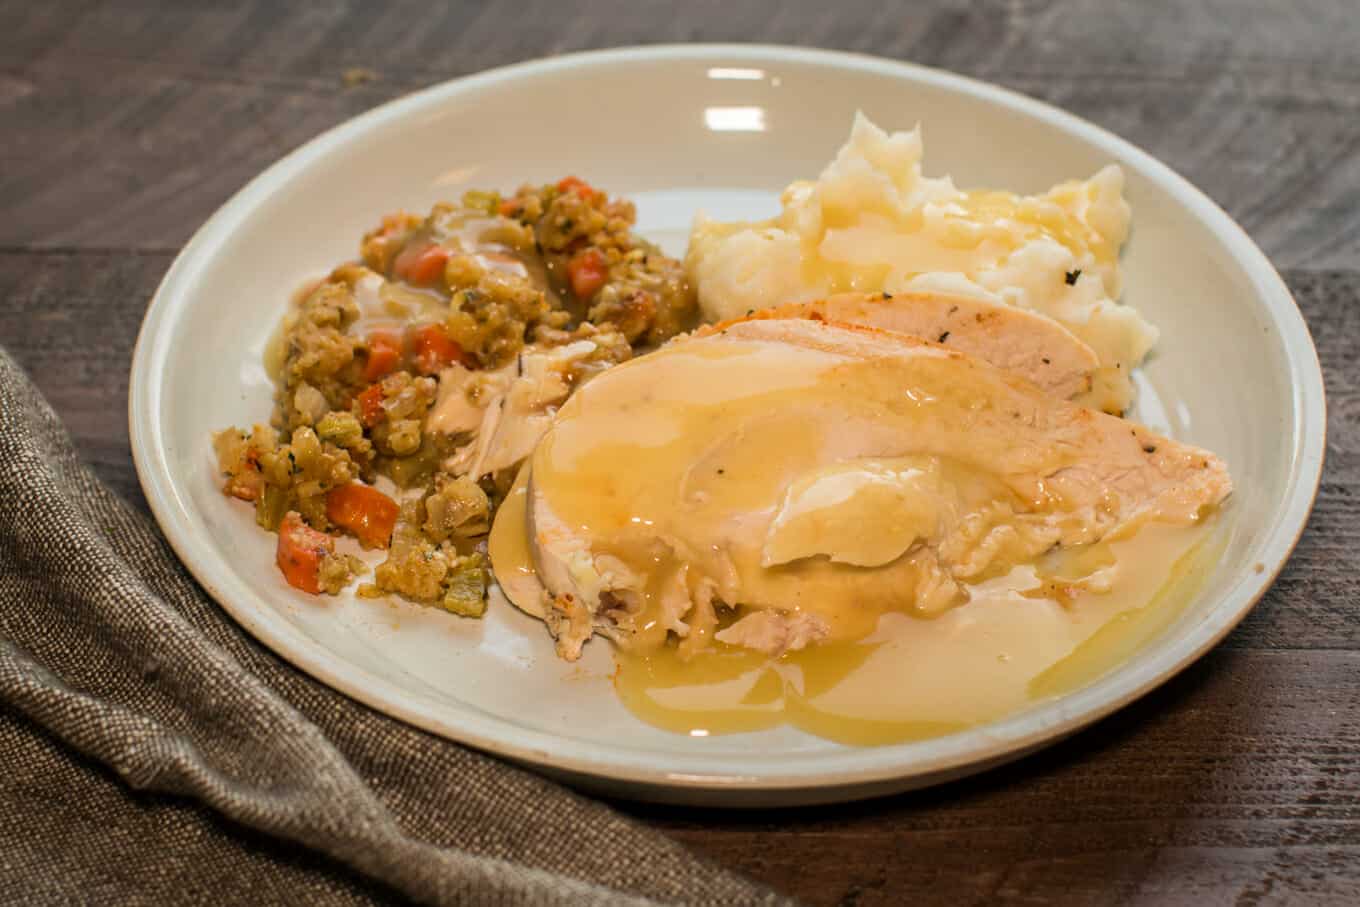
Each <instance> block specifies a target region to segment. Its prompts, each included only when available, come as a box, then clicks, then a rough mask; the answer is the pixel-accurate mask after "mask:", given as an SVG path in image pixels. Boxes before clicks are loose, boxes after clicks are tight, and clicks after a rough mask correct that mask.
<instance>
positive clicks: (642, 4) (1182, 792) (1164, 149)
mask: <svg viewBox="0 0 1360 907" xmlns="http://www.w3.org/2000/svg"><path fill="white" fill-rule="evenodd" d="M690 40H704V41H723V40H740V41H745V40H759V41H766V42H775V43H790V44H811V45H821V46H826V47H833V48H843V49H848V50H856V51H862V52H866V53H875V54H880V55H885V56H889V57H893V58H897V59H903V60H911V61H915V62H919V63H925V64H928V65H935V66H942V67H945V68H949V69H952V70H955V71H958V72H962V73H966V74H970V75H974V76H978V77H981V78H985V79H988V80H991V81H994V82H997V83H999V84H1002V85H1006V86H1008V87H1011V88H1014V89H1017V90H1020V91H1022V92H1025V93H1027V94H1031V95H1034V96H1036V97H1040V98H1043V99H1045V100H1048V101H1051V102H1053V103H1056V104H1059V105H1060V106H1063V107H1065V108H1067V109H1069V110H1072V111H1073V112H1076V113H1078V114H1080V115H1082V116H1085V117H1087V118H1089V119H1091V120H1093V121H1094V122H1096V123H1099V124H1101V125H1103V126H1105V127H1107V128H1109V129H1112V130H1113V131H1115V132H1117V133H1119V134H1121V135H1123V136H1125V137H1127V138H1129V139H1131V140H1133V141H1134V142H1136V143H1138V144H1140V145H1142V146H1143V147H1145V148H1147V149H1148V150H1149V151H1151V152H1152V153H1154V154H1155V155H1157V156H1158V157H1160V158H1162V159H1163V160H1165V161H1166V162H1168V163H1169V164H1171V165H1172V166H1173V167H1175V168H1176V169H1178V170H1180V171H1181V172H1182V173H1184V174H1185V175H1186V176H1188V177H1189V178H1190V179H1191V180H1192V181H1193V182H1195V183H1197V184H1198V185H1200V186H1201V187H1202V188H1204V189H1205V190H1206V191H1207V192H1208V193H1209V194H1210V195H1211V196H1212V197H1213V198H1215V199H1216V200H1217V201H1219V202H1220V204H1222V205H1224V207H1225V208H1227V209H1228V210H1229V212H1230V213H1232V214H1233V215H1234V216H1235V217H1237V218H1238V219H1239V220H1240V221H1241V222H1242V223H1243V224H1244V226H1246V228H1247V229H1248V231H1249V232H1250V233H1251V234H1252V235H1253V237H1254V238H1255V239H1256V240H1257V241H1258V242H1260V243H1261V244H1262V246H1263V247H1264V248H1265V249H1266V251H1267V253H1268V254H1269V255H1271V256H1272V258H1273V259H1274V260H1275V262H1276V263H1277V265H1279V266H1281V267H1285V268H1291V269H1294V270H1291V271H1288V272H1287V273H1286V278H1287V279H1288V280H1289V282H1290V285H1291V287H1292V288H1293V290H1294V292H1295V294H1296V296H1297V297H1298V299H1299V302H1300V305H1301V307H1302V309H1303V311H1304V314H1305V317H1306V318H1307V319H1308V321H1309V324H1310V326H1311V328H1312V330H1313V334H1314V338H1315V341H1316V344H1317V347H1318V352H1319V355H1320V357H1321V359H1322V362H1323V368H1324V372H1325V375H1326V380H1327V388H1328V395H1329V396H1328V403H1329V421H1328V424H1329V436H1328V452H1327V455H1328V461H1327V467H1326V472H1325V474H1324V477H1323V484H1322V488H1321V490H1320V494H1319V497H1318V503H1317V507H1316V509H1315V511H1314V514H1313V517H1312V520H1311V521H1310V524H1309V528H1308V530H1307V532H1306V533H1305V535H1304V537H1303V539H1302V541H1301V543H1300V545H1299V548H1298V550H1297V551H1296V552H1295V554H1294V556H1293V558H1292V559H1291V561H1290V563H1289V565H1288V567H1287V568H1286V570H1285V572H1284V574H1283V575H1282V576H1281V577H1280V579H1279V581H1278V582H1277V583H1276V584H1275V586H1274V587H1273V588H1272V589H1271V591H1270V592H1269V594H1268V595H1267V596H1266V597H1265V599H1264V600H1263V601H1262V602H1261V603H1260V605H1259V606H1258V607H1257V608H1256V609H1255V610H1254V611H1253V612H1252V614H1251V615H1250V616H1249V617H1248V618H1247V620H1246V621H1245V622H1244V623H1243V625H1242V626H1241V627H1239V628H1238V629H1237V631H1236V632H1234V633H1233V634H1232V635H1231V636H1230V637H1229V638H1228V639H1227V640H1226V641H1225V643H1224V644H1223V645H1221V646H1219V647H1218V648H1217V649H1216V650H1215V651H1214V652H1213V653H1211V654H1210V655H1209V656H1207V657H1206V658H1204V659H1202V660H1201V661H1200V662H1198V663H1197V664H1195V665H1193V666H1192V667H1191V668H1189V669H1188V670H1187V671H1186V672H1184V673H1183V674H1182V675H1181V676H1180V677H1178V678H1176V679H1174V680H1173V681H1171V682H1170V683H1168V684H1167V685H1165V686H1164V687H1162V688H1160V689H1158V690H1157V691H1155V692H1154V693H1152V694H1151V695H1149V696H1148V697H1146V698H1144V699H1143V700H1141V701H1139V702H1138V703H1136V704H1134V705H1133V706H1132V707H1130V708H1129V709H1126V710H1123V711H1121V712H1120V713H1118V714H1117V715H1115V716H1113V717H1111V718H1110V719H1108V720H1106V721H1104V722H1101V723H1099V724H1098V725H1096V726H1095V727H1093V728H1091V729H1089V730H1088V731H1086V732H1083V733H1081V734H1079V735H1077V736H1076V737H1074V738H1072V739H1071V740H1068V741H1066V742H1064V743H1061V744H1059V745H1057V746H1056V747H1053V748H1051V749H1049V750H1046V751H1045V752H1043V753H1041V754H1038V755H1036V756H1033V757H1030V758H1028V759H1026V760H1024V761H1022V762H1020V763H1018V764H1016V765H1013V766H1008V767H1005V768H1002V769H999V770H996V771H993V772H990V773H988V774H986V775H983V776H981V777H979V778H975V779H970V780H967V781H963V782H959V783H956V784H952V785H948V786H945V787H942V788H937V789H933V790H928V791H923V792H918V793H914V794H907V795H903V796H900V797H895V798H888V799H884V800H880V801H875V802H871V803H866V804H854V805H849V806H842V807H830V808H821V809H807V810H791V811H778V812H755V813H747V814H739V815H733V814H730V813H720V812H712V811H685V810H675V809H670V808H658V807H645V806H637V805H626V804H625V805H623V806H622V807H621V808H623V809H625V810H626V811H628V812H630V813H631V814H633V815H634V816H636V817H638V818H639V819H641V820H642V821H644V822H647V823H649V824H652V825H654V826H656V827H658V828H661V829H663V830H665V831H667V832H668V833H670V834H672V835H674V836H676V837H677V838H679V839H680V840H682V841H684V842H685V843H687V844H688V845H689V846H691V847H692V848H694V849H695V850H696V851H699V852H702V853H706V854H708V855H710V856H711V857H713V858H714V859H715V860H717V861H718V862H719V863H722V864H724V865H727V866H730V867H733V868H736V869H739V870H743V871H746V872H748V873H750V874H751V875H753V876H755V877H757V878H760V879H763V880H765V881H767V882H769V883H770V884H772V885H774V886H775V887H776V888H779V889H781V890H784V891H789V892H794V893H797V894H799V895H800V896H803V897H805V898H806V899H807V900H808V901H809V902H811V903H815V904H846V905H850V904H858V905H872V904H897V903H902V902H903V901H904V900H905V899H906V898H907V896H908V895H909V896H910V899H911V901H912V902H913V903H914V902H918V901H919V902H923V903H927V904H932V903H942V904H950V905H954V904H958V903H981V902H989V903H990V902H992V901H1007V902H1021V903H1050V902H1061V903H1075V904H1093V905H1104V904H1114V903H1120V904H1123V903H1157V904H1160V903H1194V904H1220V903H1221V904H1228V903H1241V904H1257V903H1281V902H1285V903H1289V902H1293V903H1357V902H1360V755H1358V754H1360V708H1357V702H1360V621H1358V620H1356V618H1355V603H1356V602H1357V601H1360V503H1357V501H1360V369H1357V367H1356V365H1355V363H1356V362H1357V361H1360V229H1358V228H1360V115H1357V114H1358V113H1360V68H1357V66H1356V53H1355V49H1356V47H1357V46H1360V20H1357V19H1356V17H1355V6H1354V0H1299V2H1294V3H1288V4H1282V3H1278V2H1277V0H1205V2H1195V0H1167V2H1161V3H1157V4H1151V5H1149V4H1131V3H1119V2H1117V0H981V2H966V0H944V2H934V3H928V4H913V5H910V6H906V7H899V6H895V5H892V4H883V3H880V2H877V0H841V2H838V3H835V4H826V3H817V2H812V0H799V2H790V3H782V4H778V5H777V6H776V5H765V4H733V3H729V2H723V0H691V2H687V3H686V4H683V5H671V4H661V3H656V2H648V0H592V2H590V3H589V4H587V3H585V2H561V0H558V2H553V0H532V2H527V3H511V2H507V0H494V2H488V3H480V4H479V3H452V4H447V5H441V6H432V5H430V4H427V3H418V2H416V0H394V2H391V3H384V4H374V3H367V2H363V0H330V2H326V3H317V4H278V3H271V2H268V0H245V2H241V3H235V4H201V3H183V4H181V3H165V2H163V0H160V2H158V0H120V2H112V3H98V2H93V0H91V2H57V3H45V4H21V3H18V2H4V0H0V208H2V209H3V210H5V211H6V212H7V213H8V214H9V216H8V217H6V218H4V219H3V221H0V344H3V345H4V346H5V347H6V349H8V350H9V351H10V352H11V353H13V354H14V355H15V356H16V357H17V358H18V359H19V361H20V362H21V364H23V365H24V366H25V367H26V368H27V369H28V370H29V371H30V373H31V374H33V375H34V377H35V380H37V382H38V384H39V386H40V387H41V388H42V389H43V391H44V392H45V393H46V394H47V396H48V398H49V400H51V402H52V403H53V405H54V406H55V408H56V409H57V411H58V413H59V414H60V415H61V416H62V418H63V419H64V420H65V421H66V423H67V425H68V426H69V427H70V429H71V431H72V434H73V436H74V437H75V439H76V442H77V445H78V446H79V448H80V450H81V453H82V455H83V456H84V457H86V459H87V460H88V461H90V462H91V463H92V464H93V466H94V468H95V470H96V471H97V472H98V473H99V474H100V475H101V477H103V478H104V479H105V480H106V481H107V482H109V483H110V484H111V485H112V486H113V487H114V488H115V489H116V490H118V491H119V492H120V493H122V494H123V495H124V496H125V497H127V498H128V499H129V500H132V501H133V502H134V503H135V504H136V505H137V506H139V507H142V508H143V509H145V507H146V505H145V501H144V500H142V497H141V493H140V490H139V488H138V485H137V481H136V477H135V474H134V471H133V468H132V463H131V458H130V455H129V453H128V446H127V427H126V418H125V412H126V396H127V372H128V367H129V361H130V356H131V350H132V345H133V342H134V340H135V336H136V332H137V328H138V326H139V323H140V320H141V315H142V312H143V310H144V307H145V305H146V302H147V300H148V299H149V298H150V296H151V294H152V292H153V291H154V289H155V286H156V284H157V283H158V281H159V279H160V277H161V275H162V274H163V273H164V271H165V269H166V268H167V267H168V265H169V262H170V260H171V258H172V257H173V252H174V251H175V250H176V249H177V248H178V247H179V246H180V245H181V244H182V243H183V242H184V241H185V240H186V239H187V238H188V236H190V235H191V234H192V232H193V230H194V229H195V228H196V227H197V226H198V224H200V223H201V222H202V221H203V220H204V219H205V218H206V217H207V216H208V215H209V214H210V213H211V212H212V210H214V209H215V208H216V207H217V206H218V205H219V204H220V203H221V202H222V201H224V200H225V199H226V198H227V197H229V196H230V194H231V193H232V192H234V191H235V190H236V189H237V188H238V187H239V186H240V185H242V184H243V183H244V182H245V181H247V180H248V179H249V178H251V177H252V176H253V175H254V174H256V173H257V172H259V171H260V170H261V169H263V168H264V167H265V166H267V165H268V164H269V163H270V162H272V161H273V160H275V159H276V158H277V157H279V156H280V155H282V154H284V153H286V152H287V151H288V150H290V149H291V148H293V147H295V146H296V145H298V144H300V143H302V142H304V141H306V140H307V139H309V138H310V137H312V136H314V135H316V134H318V133H319V132H321V131H323V130H325V129H327V128H329V127H330V126H332V125H334V124H336V123H339V122H342V121H343V120H345V119H347V118H349V117H351V116H354V115H355V114H357V113H360V112H362V111H363V110H366V109H368V108H370V107H372V106H374V105H376V104H378V103H381V102H383V101H385V100H388V99H390V98H393V97H396V96H399V95H401V94H404V93H406V92H408V91H411V90H414V89H417V88H420V87H424V86H426V85H429V84H433V83H436V82H439V81H442V80H444V79H448V78H452V77H455V76H458V75H462V74H465V73H470V72H475V71H479V70H482V69H485V68H488V67H491V66H497V65H502V64H505V63H510V62H515V61H518V60H524V59H531V58H535V57H540V56H544V55H551V54H557V53H563V52H568V51H572V50H578V49H584V48H592V47H602V46H610V45H618V44H633V43H650V42H656V41H690ZM351 67H365V68H368V69H371V70H373V71H375V72H376V74H377V79H376V80H375V81H372V82H368V83H365V84H360V85H357V86H353V87H347V86H346V84H345V82H344V80H343V78H342V76H343V74H344V72H345V71H346V70H347V69H349V68H351ZM904 116H909V111H908V112H904ZM926 126H927V129H928V128H929V124H926Z"/></svg>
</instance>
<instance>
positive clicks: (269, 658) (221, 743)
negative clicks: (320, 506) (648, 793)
mask: <svg viewBox="0 0 1360 907" xmlns="http://www.w3.org/2000/svg"><path fill="white" fill-rule="evenodd" d="M408 899H409V900H415V901H419V902H423V903H432V904H486V905H511V904H584V905H590V904H672V903H684V904H778V903H785V901H784V899H782V898H781V897H779V896H778V895H776V894H775V893H773V892H771V891H769V890H767V889H764V888H762V887H760V886H757V885H755V884H754V883H752V882H749V881H747V880H746V879H743V878H741V877H739V876H737V875H735V874H733V873H730V872H727V871H725V870H722V869H720V868H718V867H716V866H714V865H712V864H710V863H708V862H706V861H704V860H702V859H700V858H698V857H696V856H694V855H692V854H690V853H689V852H688V851H686V850H685V849H684V848H682V847H681V846H679V845H678V844H677V843H675V842H673V841H671V840H670V839H668V838H666V837H665V836H663V835H660V834H658V833H656V832H653V831H651V830H649V829H646V828H643V827H641V826H639V825H637V824H636V823H633V822H631V821H630V820H628V819H626V818H624V817H623V816H621V815H619V814H618V813H616V812H615V811H614V810H612V809H610V808H609V807H608V806H606V805H604V804H601V803H598V802H595V801H593V800H590V799H588V798H585V797H582V796H579V795H577V794H575V793H573V792H571V791H569V790H567V789H566V788H563V787H561V786H559V785H557V784H555V783H553V782H551V781H548V780H545V779H543V778H540V777H538V776H537V775H534V774H532V773H530V772H527V771H524V770H522V769H520V768H517V767H514V766H511V765H508V764H506V763H503V762H501V761H499V760H496V759H493V758H491V757H489V756H485V755H483V754H481V753H478V752H475V751H473V750H470V749H467V748H465V747H462V746H459V745H457V744H454V743H450V742H448V741H445V740H442V739H439V738H436V737H433V736H431V735H429V734H426V733H424V732H422V731H419V730H417V729H415V728H412V727H409V726H407V725H405V724H402V723H400V722H398V721H395V720H393V719H390V718H387V717H386V716H383V715H380V714H377V713H375V712H373V711H371V710H369V709H367V708H365V707H364V706H361V705H359V704H358V703H356V702H354V701H352V700H350V699H348V698H346V697H344V696H343V695H341V694H339V693H337V692H335V691H333V690H331V689H330V688H328V687H326V686H324V685H322V684H320V683H318V682H317V681H314V680H312V679H311V678H309V677H307V676H306V675H304V674H302V673H301V672H299V671H297V670H296V669H294V668H293V667H291V666H290V665H288V664H287V663H285V662H283V661H282V660H280V659H279V658H277V657H276V656H274V655H273V654H272V653H271V652H269V651H267V650H266V649H264V648H263V647H262V646H261V645H259V644H258V643H256V642H255V641H254V640H253V639H252V638H250V637H249V636H248V635H247V634H246V633H245V632H244V631H243V630H242V629H241V628H239V627H238V626H237V625H236V624H235V623H233V622H232V621H231V620H230V619H229V618H228V617H227V616H226V615H225V614H224V613H223V612H222V611H221V610H220V608H219V607H218V606H217V605H216V604H215V603H214V602H213V601H211V600H210V599H209V598H208V596H207V595H206V593H205V592H204V591H203V590H202V589H201V588H199V587H198V585H197V584H196V583H195V582H194V581H193V580H192V578H190V577H189V576H188V574H187V573H186V572H185V571H184V569H183V568H182V567H181V566H180V564H179V562H178V560H177V559H176V558H175V555H174V552H173V551H172V550H171V549H170V547H169V545H168V544H167V543H166V542H165V540H164V538H163V537H162V536H161V535H160V533H159V531H158V529H157V528H156V526H155V525H154V523H152V521H151V520H150V519H149V518H148V517H146V516H145V515H143V514H142V513H140V512H138V511H136V510H135V509H133V508H132V507H130V506H129V505H128V504H127V503H125V502H124V501H123V500H121V499H120V498H118V497H117V496H116V495H115V494H113V493H112V492H110V491H109V490H108V489H107V488H105V487H104V486H103V485H102V484H101V483H100V482H99V480H98V479H97V478H96V477H95V476H94V475H93V473H92V472H90V471H89V470H88V469H87V468H86V467H85V466H83V465H82V464H81V463H80V462H79V460H78V458H77V456H76V453H75V450H74V448H73V446H72V444H71V441H70V439H69V437H68V435H67V433H66V431H65V430H64V429H63V427H62V425H61V424H60V422H59V421H58V419H57V417H56V415H55V414H54V413H53V411H52V410H51V408H50V407H49V406H48V405H47V403H46V402H45V401H44V400H43V399H42V397H41V396H40V395H39V393H38V391H37V390H36V389H35V388H34V386H33V384H32V383H31V382H30V381H29V379H28V377H27V376H26V375H25V374H24V373H23V371H22V370H21V369H20V368H19V367H18V366H17V365H16V364H15V363H14V361H13V360H12V359H11V358H10V356H9V355H8V354H7V353H6V352H4V351H3V349H0V902H4V903H26V904H32V903H91V904H96V903H120V904H135V903H167V902H173V903H177V904H196V903H214V904H216V903H223V902H227V903H240V902H246V901H250V902H256V903H265V904H269V903H280V902H287V903H290V904H312V903H327V904H331V903H335V904H350V903H354V904H363V903H374V902H401V901H404V900H408Z"/></svg>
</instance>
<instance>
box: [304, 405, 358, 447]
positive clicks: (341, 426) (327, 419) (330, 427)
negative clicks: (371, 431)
mask: <svg viewBox="0 0 1360 907" xmlns="http://www.w3.org/2000/svg"><path fill="white" fill-rule="evenodd" d="M316 434H317V437H319V438H320V439H321V440H323V441H329V442H331V443H332V444H334V445H336V446H337V447H353V446H354V445H355V444H357V443H359V441H360V440H361V439H362V438H363V436H364V427H363V426H362V425H360V424H359V420H358V419H356V418H354V416H353V414H351V413H347V412H343V411H341V410H333V411H332V412H329V413H326V415H324V416H322V417H321V421H320V422H318V423H316Z"/></svg>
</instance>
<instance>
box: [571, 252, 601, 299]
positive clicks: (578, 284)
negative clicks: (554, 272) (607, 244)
mask: <svg viewBox="0 0 1360 907" xmlns="http://www.w3.org/2000/svg"><path fill="white" fill-rule="evenodd" d="M608 276H609V265H608V263H607V262H606V261H605V260H604V254H603V253H601V252H600V250H599V249H596V248H594V247H591V248H589V249H582V250H581V251H580V252H578V253H576V255H574V256H573V257H572V259H571V260H570V261H568V262H567V280H568V281H569V282H570V283H571V291H572V292H573V293H575V294H576V298H577V299H582V300H584V299H589V298H590V297H592V296H594V295H595V294H596V293H598V292H599V291H600V287H602V286H604V282H605V279H606V278H607V277H608Z"/></svg>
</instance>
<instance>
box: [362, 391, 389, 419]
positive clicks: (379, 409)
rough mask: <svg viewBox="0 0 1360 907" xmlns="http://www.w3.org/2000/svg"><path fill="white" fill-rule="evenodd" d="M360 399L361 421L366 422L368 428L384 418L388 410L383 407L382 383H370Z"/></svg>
mask: <svg viewBox="0 0 1360 907" xmlns="http://www.w3.org/2000/svg"><path fill="white" fill-rule="evenodd" d="M358 399H359V421H361V422H363V423H364V426H365V427H367V428H372V427H373V426H375V425H377V424H378V423H379V422H381V421H382V420H383V416H384V415H386V410H384V409H383V389H382V385H381V384H372V385H369V387H368V389H367V390H365V391H364V392H363V393H361V394H360V395H359V397H358Z"/></svg>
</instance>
